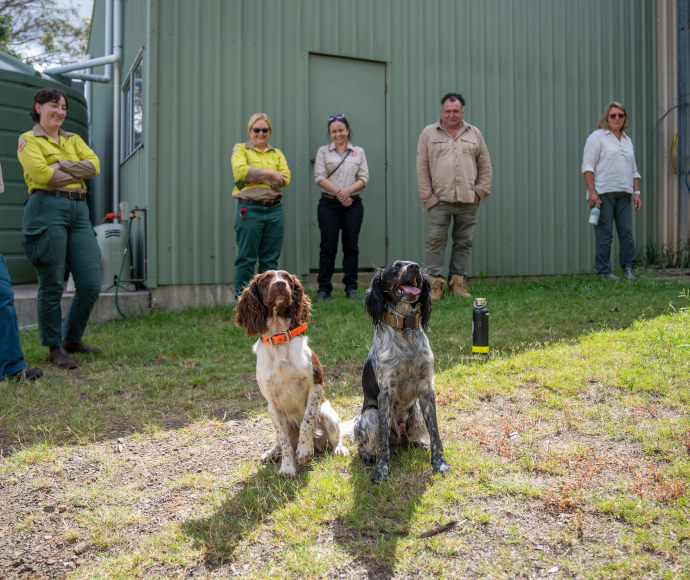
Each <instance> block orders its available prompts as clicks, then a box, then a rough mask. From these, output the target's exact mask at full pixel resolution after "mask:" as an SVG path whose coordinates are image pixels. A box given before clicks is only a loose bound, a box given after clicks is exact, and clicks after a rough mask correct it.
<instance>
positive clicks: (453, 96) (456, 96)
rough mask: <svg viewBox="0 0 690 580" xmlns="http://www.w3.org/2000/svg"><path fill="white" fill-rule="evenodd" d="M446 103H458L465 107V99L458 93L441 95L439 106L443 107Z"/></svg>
mask: <svg viewBox="0 0 690 580" xmlns="http://www.w3.org/2000/svg"><path fill="white" fill-rule="evenodd" d="M446 101H460V104H461V105H462V106H463V107H464V106H465V97H463V96H462V95H461V94H460V93H448V94H446V95H443V98H442V99H441V106H443V104H444V103H445V102H446Z"/></svg>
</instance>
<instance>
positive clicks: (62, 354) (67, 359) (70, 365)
mask: <svg viewBox="0 0 690 580" xmlns="http://www.w3.org/2000/svg"><path fill="white" fill-rule="evenodd" d="M49 360H50V362H51V363H53V364H54V365H55V366H56V367H60V368H61V369H76V368H77V363H76V362H74V359H73V358H72V357H71V356H70V355H68V354H67V352H66V351H65V349H64V348H62V347H61V346H51V347H50V359H49Z"/></svg>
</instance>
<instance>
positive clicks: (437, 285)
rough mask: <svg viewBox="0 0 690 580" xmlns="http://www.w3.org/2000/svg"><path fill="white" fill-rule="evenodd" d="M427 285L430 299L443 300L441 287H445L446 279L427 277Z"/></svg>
mask: <svg viewBox="0 0 690 580" xmlns="http://www.w3.org/2000/svg"><path fill="white" fill-rule="evenodd" d="M429 285H430V286H431V292H430V296H431V299H432V300H441V298H443V287H444V286H445V285H446V279H445V278H441V276H429Z"/></svg>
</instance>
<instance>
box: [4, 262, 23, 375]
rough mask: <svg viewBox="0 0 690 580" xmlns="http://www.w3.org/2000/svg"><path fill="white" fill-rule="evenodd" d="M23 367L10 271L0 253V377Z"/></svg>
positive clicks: (11, 373)
mask: <svg viewBox="0 0 690 580" xmlns="http://www.w3.org/2000/svg"><path fill="white" fill-rule="evenodd" d="M25 368H26V363H25V362H24V355H23V354H22V349H21V347H20V346H19V327H18V326H17V312H16V311H15V309H14V293H13V292H12V284H11V283H10V273H9V271H8V270H7V262H6V261H5V257H4V256H3V255H2V254H0V378H2V377H7V376H9V375H13V374H15V373H18V372H19V371H21V370H22V369H25Z"/></svg>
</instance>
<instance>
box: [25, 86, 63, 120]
mask: <svg viewBox="0 0 690 580" xmlns="http://www.w3.org/2000/svg"><path fill="white" fill-rule="evenodd" d="M62 98H64V99H65V105H67V108H69V101H68V100H67V95H66V94H65V93H64V92H63V91H61V90H60V89H56V88H55V87H43V88H42V89H41V90H39V91H38V92H37V93H36V94H35V95H34V104H33V105H31V118H32V119H33V120H34V121H35V122H36V123H38V122H39V121H40V120H41V116H40V115H39V114H38V113H37V112H36V103H38V104H39V105H43V104H45V103H58V102H59V101H60V99H62Z"/></svg>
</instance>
